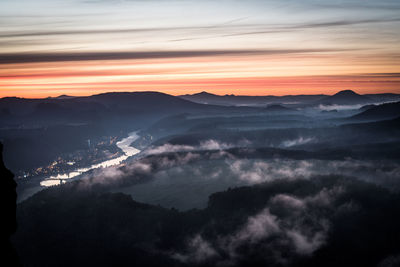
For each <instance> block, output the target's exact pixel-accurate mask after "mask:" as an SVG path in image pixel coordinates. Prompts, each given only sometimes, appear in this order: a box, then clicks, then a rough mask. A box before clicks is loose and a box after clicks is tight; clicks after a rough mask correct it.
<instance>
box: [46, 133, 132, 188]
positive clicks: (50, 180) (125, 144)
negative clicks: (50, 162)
mask: <svg viewBox="0 0 400 267" xmlns="http://www.w3.org/2000/svg"><path fill="white" fill-rule="evenodd" d="M137 133H138V132H137V131H136V132H131V133H129V135H128V137H126V138H124V139H122V140H121V141H119V142H117V146H118V147H119V148H120V149H121V150H122V151H123V153H124V154H123V155H122V156H120V157H117V158H114V159H109V160H106V161H103V162H100V163H97V164H93V165H91V166H89V167H85V168H78V169H75V170H72V171H70V172H68V173H62V174H57V175H53V176H50V177H47V178H45V179H44V180H43V181H41V182H40V185H41V186H44V187H47V186H53V185H59V184H61V183H65V182H66V180H68V179H71V178H74V177H76V176H78V175H81V174H82V173H85V172H87V171H90V170H93V169H97V168H107V167H111V166H115V165H118V164H121V162H123V161H124V160H126V159H127V158H129V157H131V156H134V155H136V154H138V153H139V152H140V150H139V149H137V148H134V147H131V146H130V145H131V144H132V143H133V142H134V141H136V140H137V139H138V138H139V135H138V134H137Z"/></svg>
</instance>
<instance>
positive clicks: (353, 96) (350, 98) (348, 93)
mask: <svg viewBox="0 0 400 267" xmlns="http://www.w3.org/2000/svg"><path fill="white" fill-rule="evenodd" d="M370 102H371V99H370V98H369V97H367V96H364V95H359V94H357V93H356V92H354V91H352V90H343V91H339V92H337V93H336V94H334V95H332V96H327V97H325V98H323V99H321V100H320V101H319V103H321V104H339V105H353V104H367V103H370Z"/></svg>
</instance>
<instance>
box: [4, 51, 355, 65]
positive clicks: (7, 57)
mask: <svg viewBox="0 0 400 267" xmlns="http://www.w3.org/2000/svg"><path fill="white" fill-rule="evenodd" d="M337 51H348V50H346V49H344V50H343V49H271V50H251V49H250V50H186V51H140V52H98V53H21V54H0V64H14V63H37V62H61V61H86V60H121V59H157V58H185V57H214V56H235V55H279V54H296V53H324V52H337Z"/></svg>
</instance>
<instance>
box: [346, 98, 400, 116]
mask: <svg viewBox="0 0 400 267" xmlns="http://www.w3.org/2000/svg"><path fill="white" fill-rule="evenodd" d="M399 116H400V102H395V103H387V104H381V105H377V106H375V107H371V108H369V109H367V110H365V111H363V112H361V113H359V114H357V115H354V116H352V117H350V119H356V120H383V119H392V118H396V117H399Z"/></svg>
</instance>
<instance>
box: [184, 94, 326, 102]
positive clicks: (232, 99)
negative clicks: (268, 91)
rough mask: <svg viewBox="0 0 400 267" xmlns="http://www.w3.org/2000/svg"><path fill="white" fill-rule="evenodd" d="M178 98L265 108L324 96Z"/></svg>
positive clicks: (208, 95) (191, 96)
mask: <svg viewBox="0 0 400 267" xmlns="http://www.w3.org/2000/svg"><path fill="white" fill-rule="evenodd" d="M179 97H180V98H183V99H186V100H189V101H192V102H196V103H202V104H212V105H223V106H241V105H243V106H246V105H247V106H265V104H274V103H276V104H279V103H288V104H307V103H311V102H314V101H317V100H319V99H321V98H323V97H325V95H286V96H272V95H269V96H246V95H233V94H226V95H215V94H210V93H208V92H204V91H203V92H201V93H196V94H187V95H181V96H179Z"/></svg>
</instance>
